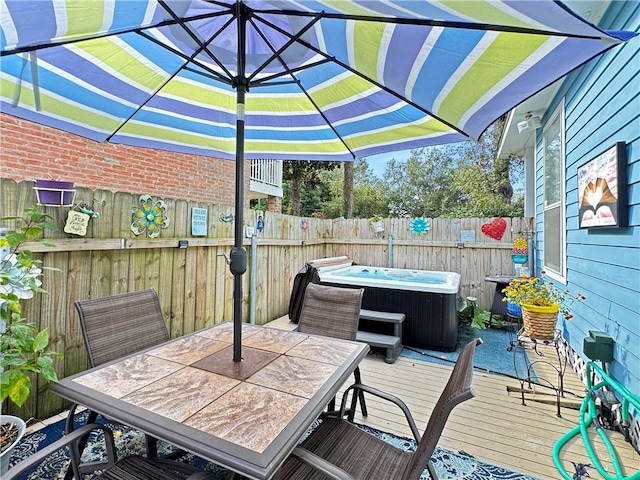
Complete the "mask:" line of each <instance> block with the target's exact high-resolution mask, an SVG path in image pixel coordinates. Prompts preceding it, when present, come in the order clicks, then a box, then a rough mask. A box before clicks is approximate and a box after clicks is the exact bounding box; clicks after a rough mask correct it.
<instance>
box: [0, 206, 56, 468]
mask: <svg viewBox="0 0 640 480" xmlns="http://www.w3.org/2000/svg"><path fill="white" fill-rule="evenodd" d="M50 218H51V217H50V216H49V215H45V214H44V213H42V212H41V211H39V210H38V209H37V208H31V209H27V210H26V211H25V218H22V217H6V218H3V219H2V220H13V221H18V222H20V223H21V227H20V229H19V231H13V230H7V229H2V232H0V387H2V388H1V394H0V401H2V402H4V401H5V399H8V400H9V401H11V402H13V403H14V404H16V405H17V406H18V407H21V406H22V405H24V403H25V402H26V401H27V399H28V398H29V395H30V394H31V390H32V384H31V378H30V377H29V374H38V375H41V376H42V377H43V378H44V379H45V380H46V381H47V382H56V381H57V380H58V378H57V375H56V372H55V369H54V367H53V357H61V355H59V354H58V353H56V352H51V351H48V350H47V347H48V345H49V332H48V330H47V329H46V328H45V329H43V330H38V327H37V326H36V325H35V324H33V323H30V322H28V321H27V319H25V318H23V317H22V305H21V301H22V300H27V299H30V298H33V296H34V293H36V292H38V293H46V291H45V290H44V289H43V288H42V282H41V280H40V276H41V275H42V268H41V267H40V263H41V262H40V261H39V260H36V259H35V258H34V257H33V255H32V253H31V251H29V250H25V249H19V247H20V245H21V244H22V243H24V242H26V241H28V240H35V239H37V238H38V237H39V236H40V234H41V233H42V231H43V230H44V229H45V228H53V229H57V228H56V227H55V225H53V224H51V223H50V222H49V219H50ZM1 413H2V412H1V411H0V428H1V431H2V445H1V447H0V450H1V453H0V455H1V457H0V458H1V468H0V474H1V473H4V472H5V471H6V470H7V468H8V463H9V458H10V456H11V451H12V450H13V447H15V445H16V444H17V443H18V441H19V440H20V438H21V437H22V435H23V434H24V431H25V427H26V424H25V422H24V421H23V420H22V419H20V418H18V417H14V416H10V415H1Z"/></svg>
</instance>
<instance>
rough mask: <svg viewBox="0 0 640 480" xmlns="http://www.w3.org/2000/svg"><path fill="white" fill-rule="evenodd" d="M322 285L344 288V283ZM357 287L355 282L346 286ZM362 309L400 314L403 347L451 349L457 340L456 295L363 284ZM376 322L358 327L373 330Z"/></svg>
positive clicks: (453, 348)
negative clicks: (402, 314)
mask: <svg viewBox="0 0 640 480" xmlns="http://www.w3.org/2000/svg"><path fill="white" fill-rule="evenodd" d="M322 283H323V284H325V285H334V286H336V287H346V286H347V285H338V284H331V283H328V282H322ZM350 286H351V287H353V288H359V287H358V286H357V285H350ZM362 308H365V309H368V310H377V311H380V312H398V313H404V314H405V315H406V319H405V321H404V323H403V326H402V343H403V344H404V345H407V346H412V347H419V348H429V349H434V350H442V351H454V350H455V349H456V345H457V341H458V318H457V313H456V294H454V293H449V294H444V293H432V292H414V291H411V290H395V289H388V288H374V287H364V295H363V297H362ZM376 327H378V328H379V324H377V323H376V322H370V323H367V322H363V323H362V324H361V325H360V329H362V330H371V331H375V329H376ZM379 333H386V332H379Z"/></svg>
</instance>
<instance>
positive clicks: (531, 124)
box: [518, 116, 542, 134]
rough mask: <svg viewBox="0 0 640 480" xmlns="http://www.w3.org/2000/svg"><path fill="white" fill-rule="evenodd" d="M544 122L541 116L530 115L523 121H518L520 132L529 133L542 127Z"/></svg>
mask: <svg viewBox="0 0 640 480" xmlns="http://www.w3.org/2000/svg"><path fill="white" fill-rule="evenodd" d="M541 126H542V123H541V122H540V117H538V116H536V117H529V118H527V119H526V120H524V121H522V122H518V133H521V134H522V133H529V132H533V131H535V130H536V128H540V127H541Z"/></svg>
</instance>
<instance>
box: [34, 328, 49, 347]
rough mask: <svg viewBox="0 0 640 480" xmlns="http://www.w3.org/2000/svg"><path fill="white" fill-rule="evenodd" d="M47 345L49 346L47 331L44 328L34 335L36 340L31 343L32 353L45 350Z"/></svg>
mask: <svg viewBox="0 0 640 480" xmlns="http://www.w3.org/2000/svg"><path fill="white" fill-rule="evenodd" d="M47 345H49V329H48V328H45V329H44V330H41V331H40V332H38V334H37V335H36V338H35V339H34V341H33V351H34V352H41V351H42V350H44V349H45V348H47Z"/></svg>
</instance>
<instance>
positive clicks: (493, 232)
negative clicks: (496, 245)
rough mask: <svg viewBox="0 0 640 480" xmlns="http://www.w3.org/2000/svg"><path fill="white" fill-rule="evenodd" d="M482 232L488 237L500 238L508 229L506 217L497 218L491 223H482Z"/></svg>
mask: <svg viewBox="0 0 640 480" xmlns="http://www.w3.org/2000/svg"><path fill="white" fill-rule="evenodd" d="M481 230H482V233H484V234H485V235H486V236H487V237H491V238H493V239H494V240H500V239H501V238H502V236H503V235H504V232H505V231H506V230H507V222H506V221H505V220H504V218H496V219H495V220H493V221H492V222H491V223H485V224H484V225H482V228H481Z"/></svg>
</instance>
